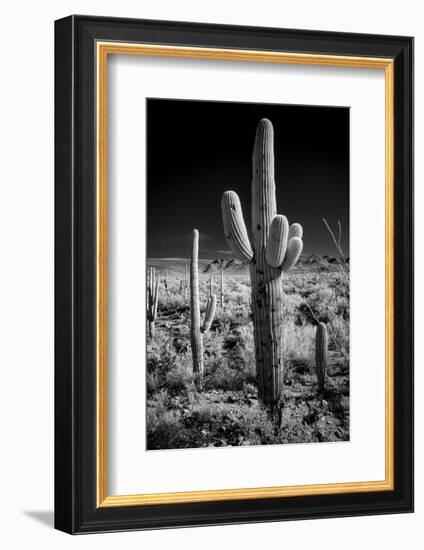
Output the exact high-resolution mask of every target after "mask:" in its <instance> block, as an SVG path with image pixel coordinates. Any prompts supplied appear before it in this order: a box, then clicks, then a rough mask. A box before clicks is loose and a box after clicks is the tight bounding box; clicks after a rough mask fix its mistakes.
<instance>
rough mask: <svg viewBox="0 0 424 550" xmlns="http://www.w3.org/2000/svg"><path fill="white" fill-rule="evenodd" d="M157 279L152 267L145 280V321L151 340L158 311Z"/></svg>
mask: <svg viewBox="0 0 424 550" xmlns="http://www.w3.org/2000/svg"><path fill="white" fill-rule="evenodd" d="M158 288H159V279H158V278H156V270H155V268H154V267H151V268H150V269H149V276H148V280H147V321H148V322H149V335H150V338H153V336H154V334H155V320H156V314H157V311H158V298H159V293H158Z"/></svg>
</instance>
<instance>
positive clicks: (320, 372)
mask: <svg viewBox="0 0 424 550" xmlns="http://www.w3.org/2000/svg"><path fill="white" fill-rule="evenodd" d="M315 362H316V367H317V378H318V390H319V391H320V392H321V393H322V392H323V391H324V386H325V377H326V374H327V365H328V332H327V327H326V326H325V323H318V325H317V330H316V335H315Z"/></svg>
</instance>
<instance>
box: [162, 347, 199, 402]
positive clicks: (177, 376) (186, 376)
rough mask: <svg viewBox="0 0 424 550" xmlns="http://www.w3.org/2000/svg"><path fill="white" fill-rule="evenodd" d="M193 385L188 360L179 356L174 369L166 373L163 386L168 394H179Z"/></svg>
mask: <svg viewBox="0 0 424 550" xmlns="http://www.w3.org/2000/svg"><path fill="white" fill-rule="evenodd" d="M192 383H193V371H192V366H191V362H190V358H189V357H186V356H182V357H181V356H179V357H178V360H177V362H176V364H175V365H174V367H173V368H172V369H171V370H169V371H168V373H167V375H166V379H165V385H166V387H167V389H168V390H169V391H170V392H173V393H179V392H182V391H184V390H186V389H187V388H188V386H189V385H191V384H192Z"/></svg>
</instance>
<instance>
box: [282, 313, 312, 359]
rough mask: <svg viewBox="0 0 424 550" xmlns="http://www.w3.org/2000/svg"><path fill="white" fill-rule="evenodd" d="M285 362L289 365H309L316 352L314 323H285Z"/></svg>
mask: <svg viewBox="0 0 424 550" xmlns="http://www.w3.org/2000/svg"><path fill="white" fill-rule="evenodd" d="M283 338H284V348H285V353H284V355H285V357H284V363H285V364H286V365H287V366H291V365H293V366H301V365H303V366H305V367H309V366H310V364H311V361H312V360H313V357H314V354H315V347H314V338H315V329H314V327H313V326H312V325H305V326H297V325H296V323H295V322H294V321H288V322H287V323H286V324H285V325H284V333H283Z"/></svg>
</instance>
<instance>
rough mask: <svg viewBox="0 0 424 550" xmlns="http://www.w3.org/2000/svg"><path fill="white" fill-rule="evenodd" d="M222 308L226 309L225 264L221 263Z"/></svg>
mask: <svg viewBox="0 0 424 550" xmlns="http://www.w3.org/2000/svg"><path fill="white" fill-rule="evenodd" d="M220 294H221V310H223V309H224V264H223V263H221V293H220Z"/></svg>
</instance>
